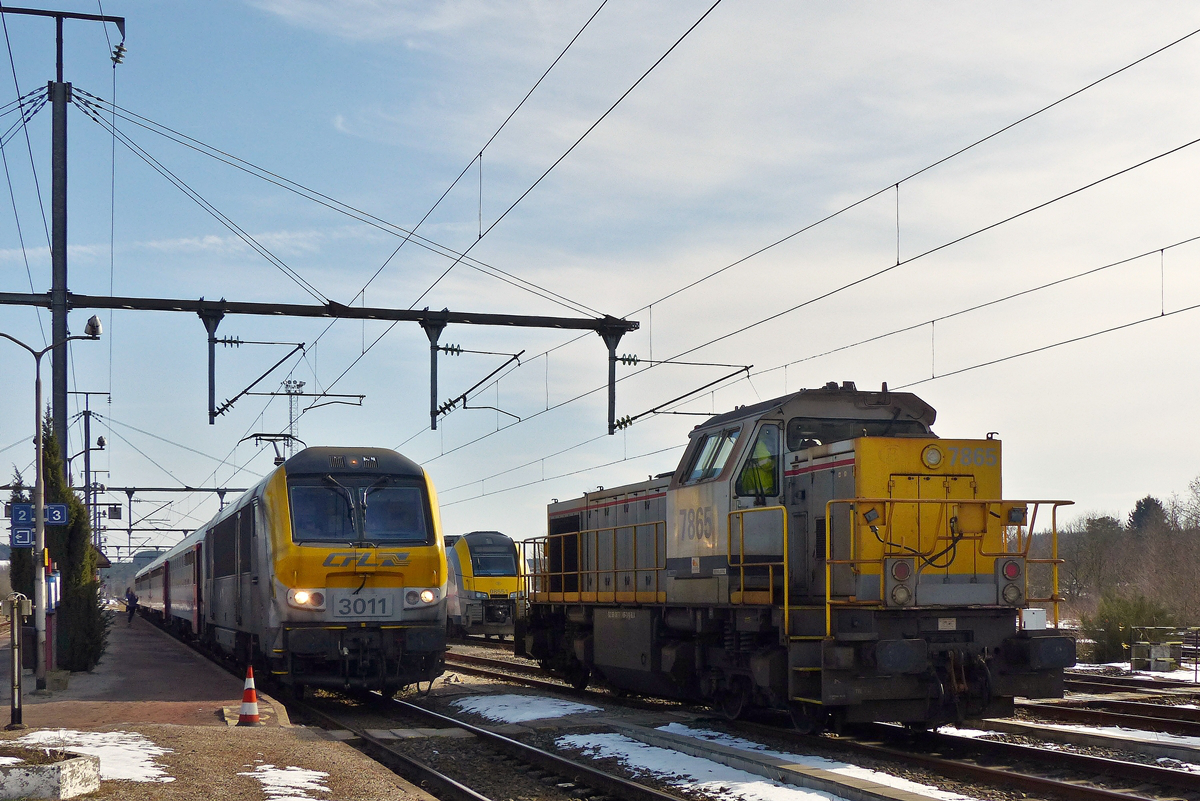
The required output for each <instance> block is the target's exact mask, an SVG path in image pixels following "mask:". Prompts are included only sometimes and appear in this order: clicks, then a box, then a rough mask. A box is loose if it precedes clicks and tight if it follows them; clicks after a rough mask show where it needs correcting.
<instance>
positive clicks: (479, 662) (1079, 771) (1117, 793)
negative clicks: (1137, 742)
mask: <svg viewBox="0 0 1200 801" xmlns="http://www.w3.org/2000/svg"><path fill="white" fill-rule="evenodd" d="M457 660H462V661H461V662H458V661H457ZM447 664H448V665H453V666H454V668H455V669H456V670H464V671H466V670H469V671H470V672H472V673H476V674H477V675H482V676H486V677H488V678H492V679H496V680H500V681H512V682H515V683H520V684H524V685H525V686H531V687H535V688H537V689H542V690H546V691H550V692H557V693H566V694H568V695H573V696H575V697H579V698H586V699H589V700H593V701H604V702H607V703H622V704H628V703H629V702H630V701H631V700H632V699H623V698H614V697H612V696H608V695H605V694H601V693H596V692H592V691H588V690H573V689H572V688H570V687H568V686H566V685H563V684H557V683H553V682H549V681H545V680H539V679H533V678H530V677H529V676H527V675H517V671H522V672H525V673H529V672H535V671H536V670H537V669H536V668H531V667H527V666H523V665H513V663H510V662H505V661H502V660H495V659H487V658H486V657H476V656H470V657H467V656H465V655H455V654H447ZM1148 706H1154V705H1148ZM1080 711H1091V710H1080ZM1191 711H1193V712H1195V710H1191ZM1126 717H1129V716H1126ZM729 725H730V726H731V727H732V728H733V729H735V730H738V731H742V732H743V733H746V734H753V733H758V734H769V735H770V736H772V737H776V738H778V737H783V738H784V739H786V740H789V741H794V742H797V743H799V744H802V745H804V746H806V747H811V746H813V745H819V746H821V747H823V748H826V749H828V748H832V749H834V750H839V751H850V752H853V753H858V754H862V755H864V756H870V757H872V758H874V759H879V760H881V761H883V762H899V763H901V764H909V765H919V766H920V767H922V768H924V769H926V770H929V771H930V772H932V773H936V774H939V775H943V776H946V777H948V778H953V779H957V780H962V781H970V782H984V783H986V784H988V785H990V786H994V787H997V788H1007V789H1011V788H1017V789H1019V790H1020V791H1021V792H1024V793H1027V794H1036V795H1047V796H1053V797H1058V798H1065V799H1071V801H1115V799H1124V800H1125V801H1130V800H1131V799H1132V800H1133V801H1136V800H1137V799H1150V798H1154V797H1155V796H1143V795H1138V794H1137V791H1139V790H1140V789H1141V788H1144V787H1147V786H1152V787H1155V788H1165V789H1168V790H1170V791H1171V792H1177V791H1181V792H1185V793H1189V794H1191V793H1196V794H1200V774H1195V773H1189V772H1186V771H1179V770H1173V769H1170V768H1161V767H1157V766H1154V765H1146V764H1143V763H1140V762H1126V761H1123V760H1117V759H1109V758H1105V757H1097V756H1091V755H1087V754H1078V753H1074V752H1070V751H1062V750H1057V749H1055V750H1044V749H1038V748H1034V747H1032V746H1022V745H1015V744H1011V743H1004V742H997V741H993V740H978V739H974V738H968V737H960V736H954V735H949V734H941V733H938V732H925V733H922V734H920V735H916V736H914V735H912V734H911V733H908V732H905V731H902V730H900V729H897V728H896V727H890V726H873V727H869V729H867V730H866V732H867V733H866V734H865V735H864V736H859V737H846V736H841V737H837V738H828V737H826V738H813V737H811V736H809V735H802V734H799V733H797V732H795V731H792V730H790V729H787V728H783V727H779V726H771V725H767V724H762V723H752V722H747V721H737V722H735V723H732V724H729ZM985 763H988V764H985ZM1013 765H1022V766H1026V769H1025V770H1020V769H1017V768H1015V767H1013ZM1034 766H1037V768H1040V770H1038V769H1037V768H1034ZM1064 771H1068V772H1070V773H1071V774H1072V775H1071V777H1070V778H1065V779H1064V778H1056V777H1055V776H1054V775H1053V774H1061V773H1063V772H1064ZM1095 777H1107V780H1108V781H1107V785H1108V786H1104V784H1103V783H1098V782H1096V781H1095ZM1114 784H1115V785H1117V786H1115V787H1114V786H1113V785H1114Z"/></svg>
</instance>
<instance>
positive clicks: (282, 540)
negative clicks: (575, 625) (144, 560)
mask: <svg viewBox="0 0 1200 801" xmlns="http://www.w3.org/2000/svg"><path fill="white" fill-rule="evenodd" d="M135 585H136V588H137V593H138V595H139V596H140V598H141V602H142V604H143V606H144V607H145V608H146V610H147V612H148V614H149V615H151V616H152V617H154V618H155V619H157V620H158V621H160V622H161V623H163V624H164V625H165V626H166V627H167V628H169V629H172V630H174V631H176V632H177V633H179V634H181V635H183V636H195V637H197V638H199V639H200V640H201V641H202V642H204V643H205V644H207V645H208V646H210V647H211V648H213V649H215V650H218V651H220V652H222V653H223V654H225V655H226V656H229V657H231V658H233V659H235V660H237V661H239V662H242V663H246V664H255V665H258V666H260V667H261V668H264V669H266V670H269V672H270V674H271V675H272V676H273V677H274V678H275V679H277V680H279V681H281V682H282V683H284V684H287V685H290V686H291V687H292V688H293V691H294V692H297V693H298V694H302V693H303V691H304V687H305V686H313V687H330V688H337V689H351V688H355V689H373V690H380V691H381V692H383V693H384V694H385V695H391V694H392V693H394V692H395V691H396V690H398V689H400V688H402V687H404V686H407V685H410V684H414V683H416V682H419V681H432V680H433V679H434V678H436V677H437V676H438V675H440V674H441V673H442V671H443V669H444V664H445V659H444V652H445V645H446V553H445V548H444V545H443V542H442V535H441V521H440V518H439V514H438V506H437V496H436V494H435V492H434V488H433V483H432V482H431V481H430V480H429V477H428V476H427V474H426V473H425V471H424V470H423V469H422V468H421V467H420V466H419V465H417V464H415V463H413V462H412V461H410V460H408V459H406V458H405V457H403V456H401V455H400V454H398V453H396V452H394V451H390V450H385V449H381V448H358V449H349V448H307V449H305V450H303V451H300V452H299V453H297V454H296V455H294V456H292V457H291V458H290V459H288V460H286V461H285V462H284V463H283V464H281V465H279V466H278V467H276V469H275V470H273V471H272V472H271V473H269V474H268V475H267V476H266V477H265V478H264V479H263V480H262V481H261V482H259V484H258V485H257V486H255V487H253V488H252V489H250V490H249V491H247V492H246V493H245V494H243V495H242V496H241V497H240V498H238V499H237V500H236V501H234V502H233V503H231V504H230V505H229V506H227V507H225V508H224V509H222V510H221V511H220V512H219V513H218V514H217V515H216V516H215V517H214V518H213V519H212V520H210V521H209V522H208V523H206V524H205V525H204V526H202V527H201V528H200V529H198V530H197V531H196V532H195V533H193V534H191V535H189V536H188V537H186V538H185V539H184V540H183V541H182V542H181V543H180V544H179V545H177V546H175V547H174V548H172V549H171V550H170V551H168V552H167V553H166V554H164V555H163V556H161V557H159V558H158V559H157V560H155V561H154V562H151V563H150V564H149V565H147V566H146V567H145V568H143V569H142V570H140V571H139V572H138V574H137V576H136V577H135Z"/></svg>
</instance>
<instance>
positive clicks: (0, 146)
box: [0, 103, 49, 345]
mask: <svg viewBox="0 0 1200 801" xmlns="http://www.w3.org/2000/svg"><path fill="white" fill-rule="evenodd" d="M43 105H45V104H44V103H43ZM39 108H41V106H36V107H34V108H33V111H32V113H30V114H29V117H32V116H33V114H36V113H37V109H39ZM26 121H27V117H26V114H25V112H24V111H22V112H21V123H22V124H24V123H25V122H26ZM4 145H5V140H4V139H0V160H3V162H4V178H5V180H6V181H7V183H8V197H9V200H10V201H11V202H12V210H13V221H14V222H15V223H16V227H17V243H18V244H19V245H20V246H21V258H22V259H23V260H24V262H25V277H26V278H27V279H28V281H29V291H30V292H31V293H33V292H37V290H36V289H35V288H34V285H33V270H32V269H31V268H30V266H29V251H28V249H26V247H25V234H24V232H23V231H22V230H21V215H20V212H19V211H18V210H17V195H16V192H15V191H14V190H13V182H12V173H11V172H10V171H9V168H8V152H7V151H6V150H5V149H4ZM34 313H35V314H36V316H37V322H38V333H40V334H41V336H42V344H43V345H48V344H49V341H48V340H47V339H46V328H45V325H44V323H43V321H42V310H41V309H39V308H37V307H34Z"/></svg>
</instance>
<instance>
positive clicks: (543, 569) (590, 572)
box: [521, 520, 667, 602]
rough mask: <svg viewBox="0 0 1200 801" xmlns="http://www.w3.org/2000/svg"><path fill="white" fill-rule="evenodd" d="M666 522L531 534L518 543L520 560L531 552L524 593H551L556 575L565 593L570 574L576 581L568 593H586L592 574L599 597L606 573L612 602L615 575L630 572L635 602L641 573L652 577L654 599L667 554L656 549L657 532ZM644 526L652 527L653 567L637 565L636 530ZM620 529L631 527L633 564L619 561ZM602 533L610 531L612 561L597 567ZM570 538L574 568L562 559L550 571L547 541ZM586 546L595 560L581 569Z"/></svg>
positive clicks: (660, 531) (660, 590) (664, 567)
mask: <svg viewBox="0 0 1200 801" xmlns="http://www.w3.org/2000/svg"><path fill="white" fill-rule="evenodd" d="M666 525H667V523H666V521H665V520H653V521H648V522H644V523H627V524H624V525H619V526H603V527H601V528H594V529H584V530H581V531H569V532H565V533H562V534H547V535H545V536H543V537H533V538H531V539H528V540H526V541H524V542H523V543H522V544H521V547H522V549H523V552H524V553H523V554H522V558H523V559H525V553H528V552H530V551H531V552H532V553H533V560H532V567H531V568H530V570H529V572H528V573H527V574H526V575H525V581H526V587H527V593H528V594H529V596H530V597H531V598H533V597H534V596H535V594H540V593H546V594H550V593H551V592H552V590H551V585H552V582H551V579H553V578H558V579H560V582H561V586H560V589H559V592H560V593H562V594H566V593H567V592H568V591H567V584H568V578H571V577H573V578H575V581H576V588H575V590H573V591H571V592H573V593H575V594H578V595H582V594H583V593H584V592H585V589H584V587H585V586H586V582H585V581H584V578H585V577H592V578H593V579H594V582H595V587H594V590H592V591H594V592H595V594H596V595H597V596H599V595H600V594H601V590H600V587H601V581H600V580H601V578H602V577H603V576H605V575H608V576H610V577H611V579H612V586H613V589H612V590H611V591H609V592H610V593H611V595H612V599H611V600H613V601H614V602H615V601H616V595H617V592H618V589H617V586H618V584H617V578H618V574H620V573H632V574H633V581H634V586H633V590H632V592H633V593H634V598H635V602H636V598H637V595H636V594H637V593H638V592H641V590H640V589H639V587H638V580H639V579H640V578H642V574H645V573H651V574H652V575H653V577H654V584H653V587H654V588H653V590H651V592H653V593H654V595H655V598H656V599H657V597H658V595H659V594H660V593H661V592H662V591H663V590H662V583H661V574H662V571H664V570H666V559H665V556H666V555H665V554H664V553H661V552H660V550H659V540H660V534H661V535H662V536H665V535H666ZM645 528H652V529H653V532H652V536H653V538H654V566H653V567H641V566H640V565H639V564H638V530H639V529H645ZM623 530H632V540H633V549H632V554H631V556H632V563H631V564H629V565H622V564H620V562H619V560H618V558H617V557H618V550H617V540H618V532H620V531H623ZM605 532H611V534H612V563H611V567H610V568H601V567H600V558H599V557H600V538H601V535H602V534H604V533H605ZM569 537H570V538H574V540H575V569H574V570H570V569H567V567H568V566H567V564H566V563H565V561H564V564H562V565H560V569H559V570H551V565H550V562H549V558H550V557H549V554H550V543H551V542H552V541H555V540H558V541H560V542H563V543H565V542H566V540H567V538H569ZM585 545H587V546H590V547H589V548H588V550H587V553H588V554H589V555H590V556H591V559H592V560H594V563H595V566H594V567H589V568H584V566H583V563H584V554H585V549H584V546H585ZM565 550H566V549H565V548H562V549H561V550H560V554H562V553H564V552H565ZM525 561H526V562H527V563H529V562H530V560H529V559H525Z"/></svg>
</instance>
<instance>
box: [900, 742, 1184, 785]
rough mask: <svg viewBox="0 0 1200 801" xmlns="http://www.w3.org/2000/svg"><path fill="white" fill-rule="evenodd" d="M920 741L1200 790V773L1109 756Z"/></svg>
mask: <svg viewBox="0 0 1200 801" xmlns="http://www.w3.org/2000/svg"><path fill="white" fill-rule="evenodd" d="M920 739H922V740H925V741H927V742H930V743H931V744H932V745H935V746H937V745H943V746H946V747H951V748H963V749H967V750H971V751H976V752H982V753H983V754H985V755H987V756H989V757H992V758H995V759H1015V760H1026V761H1028V762H1037V763H1040V764H1044V765H1047V766H1049V767H1052V768H1055V769H1059V768H1069V769H1071V770H1077V771H1079V772H1081V773H1086V774H1090V775H1103V776H1112V777H1114V778H1119V779H1125V780H1129V781H1135V782H1139V783H1141V782H1148V783H1151V784H1154V785H1155V786H1158V787H1174V788H1176V789H1179V790H1186V791H1188V792H1198V791H1200V773H1191V772H1189V771H1186V770H1175V769H1173V768H1163V767H1159V766H1157V765H1148V764H1146V763H1144V762H1127V761H1124V760H1120V759H1110V758H1109V757H1100V756H1093V755H1091V754H1080V753H1077V752H1075V751H1062V750H1054V751H1046V750H1043V749H1040V748H1035V747H1033V746H1030V745H1018V744H1016V743H1006V742H1001V741H999V740H981V739H978V738H975V737H962V736H960V735H955V734H943V733H942V732H925V733H924V734H922V735H920Z"/></svg>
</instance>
